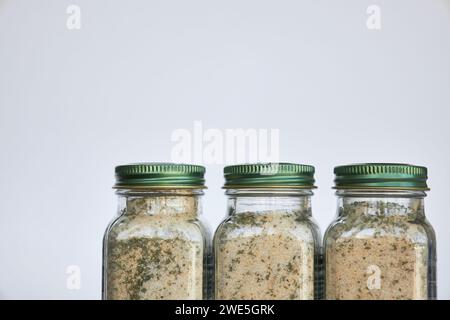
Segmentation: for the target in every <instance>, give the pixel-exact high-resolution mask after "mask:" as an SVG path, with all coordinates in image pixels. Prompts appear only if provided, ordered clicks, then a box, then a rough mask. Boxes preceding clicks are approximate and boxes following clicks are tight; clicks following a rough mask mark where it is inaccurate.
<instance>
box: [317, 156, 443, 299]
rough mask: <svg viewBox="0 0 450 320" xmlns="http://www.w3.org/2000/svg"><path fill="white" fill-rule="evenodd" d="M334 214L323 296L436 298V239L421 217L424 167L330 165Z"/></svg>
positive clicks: (326, 241) (328, 236)
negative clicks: (335, 203)
mask: <svg viewBox="0 0 450 320" xmlns="http://www.w3.org/2000/svg"><path fill="white" fill-rule="evenodd" d="M335 174H336V179H335V183H336V186H335V188H336V189H337V192H336V195H337V197H338V217H337V219H336V220H335V221H334V222H333V223H332V224H331V225H330V227H329V228H328V230H327V231H326V233H325V237H324V248H325V267H326V275H325V277H326V281H325V288H326V290H325V291H326V298H327V299H363V300H375V299H383V300H405V299H408V300H411V299H435V298H436V240H435V234H434V231H433V228H432V227H431V225H430V224H429V222H428V221H427V219H426V218H425V211H424V197H425V196H426V194H425V191H426V190H428V187H427V184H426V180H427V169H426V168H424V167H417V166H412V165H403V164H357V165H348V166H340V167H336V168H335Z"/></svg>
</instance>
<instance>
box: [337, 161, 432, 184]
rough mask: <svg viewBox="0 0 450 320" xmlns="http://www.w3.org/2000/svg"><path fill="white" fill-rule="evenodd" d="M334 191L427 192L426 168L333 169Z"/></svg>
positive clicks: (368, 166)
mask: <svg viewBox="0 0 450 320" xmlns="http://www.w3.org/2000/svg"><path fill="white" fill-rule="evenodd" d="M334 174H335V179H334V183H335V187H334V188H335V189H360V188H361V189H371V188H374V189H379V188H382V189H398V190H423V191H425V190H429V188H428V186H427V178H428V177H427V168H425V167H419V166H413V165H409V164H401V163H362V164H352V165H345V166H338V167H335V168H334Z"/></svg>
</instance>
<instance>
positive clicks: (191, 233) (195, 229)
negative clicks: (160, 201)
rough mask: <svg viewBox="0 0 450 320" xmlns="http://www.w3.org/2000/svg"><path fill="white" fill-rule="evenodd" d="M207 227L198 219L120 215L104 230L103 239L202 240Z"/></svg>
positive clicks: (206, 232)
mask: <svg viewBox="0 0 450 320" xmlns="http://www.w3.org/2000/svg"><path fill="white" fill-rule="evenodd" d="M207 237H208V228H207V227H206V226H205V224H204V223H203V222H202V221H201V220H200V219H197V218H196V219H179V218H164V217H155V216H144V215H141V216H139V215H137V216H129V215H121V216H119V217H117V218H116V219H114V220H113V221H112V222H111V223H110V225H109V226H108V228H107V230H106V232H105V240H106V239H108V240H109V241H112V240H121V239H124V240H125V239H129V238H162V239H165V238H181V239H186V240H190V241H197V242H204V241H205V239H207Z"/></svg>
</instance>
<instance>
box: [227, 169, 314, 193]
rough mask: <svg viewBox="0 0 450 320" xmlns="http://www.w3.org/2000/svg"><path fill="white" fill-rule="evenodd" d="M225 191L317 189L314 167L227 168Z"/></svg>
mask: <svg viewBox="0 0 450 320" xmlns="http://www.w3.org/2000/svg"><path fill="white" fill-rule="evenodd" d="M223 172H224V176H225V186H224V188H225V189H233V188H257V187H260V188H263V187H269V188H277V187H280V188H282V187H287V188H305V189H310V188H315V186H314V167H313V166H309V165H304V164H295V163H260V164H241V165H233V166H227V167H225V168H224V170H223Z"/></svg>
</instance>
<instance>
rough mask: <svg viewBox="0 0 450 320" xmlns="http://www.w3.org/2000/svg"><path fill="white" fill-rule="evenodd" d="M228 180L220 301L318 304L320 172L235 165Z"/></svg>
mask: <svg viewBox="0 0 450 320" xmlns="http://www.w3.org/2000/svg"><path fill="white" fill-rule="evenodd" d="M224 174H225V180H226V183H225V186H224V188H225V189H226V194H227V195H228V216H227V217H226V219H225V220H224V221H223V222H222V223H221V225H220V226H219V227H218V229H217V231H216V233H215V236H214V254H215V298H216V299H226V300H230V299H248V300H250V299H252V300H255V299H259V300H263V299H280V300H281V299H298V300H300V299H314V298H317V297H318V296H319V285H318V276H319V275H318V273H319V257H320V243H319V242H320V240H319V237H320V236H319V234H320V233H319V229H318V227H317V225H316V223H315V222H314V220H313V219H312V216H311V195H312V189H313V188H314V167H312V166H307V165H298V164H290V163H280V164H272V163H269V164H248V165H234V166H228V167H225V169H224Z"/></svg>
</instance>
